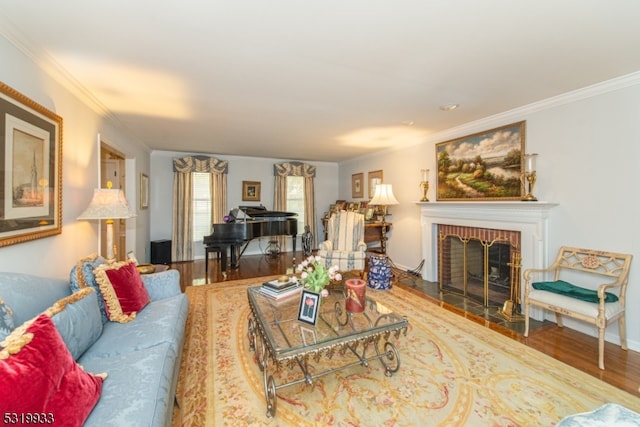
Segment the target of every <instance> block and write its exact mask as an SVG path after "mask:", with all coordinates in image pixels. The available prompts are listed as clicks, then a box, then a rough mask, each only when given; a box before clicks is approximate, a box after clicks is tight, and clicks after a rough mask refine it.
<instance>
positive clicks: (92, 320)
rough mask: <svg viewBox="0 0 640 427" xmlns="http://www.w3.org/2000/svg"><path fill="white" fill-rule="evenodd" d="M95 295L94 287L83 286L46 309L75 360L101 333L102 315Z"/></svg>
mask: <svg viewBox="0 0 640 427" xmlns="http://www.w3.org/2000/svg"><path fill="white" fill-rule="evenodd" d="M95 295H96V291H95V289H93V288H84V289H82V290H80V291H78V292H76V293H74V294H72V295H70V296H68V297H65V298H62V299H61V300H59V301H57V302H56V303H55V304H54V305H53V306H52V307H51V308H50V309H49V310H47V312H48V314H49V315H51V320H53V323H55V325H56V328H57V329H58V332H59V333H60V335H61V336H62V340H63V341H64V343H65V344H66V345H67V348H68V349H69V351H70V352H71V355H72V356H73V358H74V359H75V360H78V358H79V357H80V356H81V355H82V353H84V352H85V350H86V349H87V348H89V347H90V346H91V345H92V344H93V343H94V342H96V340H97V339H98V338H99V337H100V335H101V334H102V326H103V325H102V317H101V316H100V308H99V307H98V301H97V299H96V298H95Z"/></svg>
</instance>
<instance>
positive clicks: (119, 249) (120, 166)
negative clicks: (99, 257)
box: [100, 141, 127, 261]
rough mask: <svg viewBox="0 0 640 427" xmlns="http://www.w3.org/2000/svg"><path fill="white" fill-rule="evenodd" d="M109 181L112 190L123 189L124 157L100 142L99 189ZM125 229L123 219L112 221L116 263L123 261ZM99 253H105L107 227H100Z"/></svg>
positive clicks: (124, 256) (106, 185)
mask: <svg viewBox="0 0 640 427" xmlns="http://www.w3.org/2000/svg"><path fill="white" fill-rule="evenodd" d="M109 181H111V184H112V187H111V188H114V189H120V190H122V191H124V189H125V161H124V155H123V154H122V153H120V152H118V151H117V150H115V149H113V148H112V147H110V146H109V145H107V144H105V143H104V142H102V141H100V188H108V184H107V183H108V182H109ZM126 231H127V228H126V225H125V220H124V219H115V220H114V221H113V243H114V246H115V250H114V254H115V258H116V260H117V261H124V259H125V258H126V254H125V253H124V251H125V248H126V247H127V234H126ZM100 253H102V254H106V253H107V227H100Z"/></svg>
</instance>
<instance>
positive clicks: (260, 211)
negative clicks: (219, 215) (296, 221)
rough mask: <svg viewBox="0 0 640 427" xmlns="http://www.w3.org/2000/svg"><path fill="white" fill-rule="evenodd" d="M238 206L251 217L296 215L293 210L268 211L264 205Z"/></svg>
mask: <svg viewBox="0 0 640 427" xmlns="http://www.w3.org/2000/svg"><path fill="white" fill-rule="evenodd" d="M238 208H239V209H240V210H241V211H242V212H244V213H245V214H246V215H248V216H250V217H251V218H281V217H291V216H298V214H297V213H295V212H284V211H268V210H267V208H265V207H264V206H262V205H260V206H238Z"/></svg>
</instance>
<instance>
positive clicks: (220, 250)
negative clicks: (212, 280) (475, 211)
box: [204, 245, 227, 277]
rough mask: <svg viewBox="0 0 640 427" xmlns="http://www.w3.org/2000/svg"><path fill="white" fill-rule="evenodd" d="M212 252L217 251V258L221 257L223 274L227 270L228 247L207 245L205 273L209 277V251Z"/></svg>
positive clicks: (205, 250)
mask: <svg viewBox="0 0 640 427" xmlns="http://www.w3.org/2000/svg"><path fill="white" fill-rule="evenodd" d="M210 252H215V253H216V255H217V256H216V258H218V259H220V262H221V263H222V265H221V266H220V270H221V271H222V273H223V275H225V274H226V270H227V247H226V246H224V245H220V246H218V245H207V246H205V248H204V272H205V275H206V276H207V277H208V276H209V253H210Z"/></svg>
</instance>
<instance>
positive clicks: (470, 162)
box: [436, 121, 526, 201]
mask: <svg viewBox="0 0 640 427" xmlns="http://www.w3.org/2000/svg"><path fill="white" fill-rule="evenodd" d="M525 123H526V122H525V121H521V122H516V123H511V124H508V125H505V126H501V127H498V128H494V129H489V130H486V131H483V132H478V133H474V134H472V135H467V136H464V137H462V138H456V139H452V140H450V141H445V142H441V143H438V144H436V159H437V162H438V172H437V174H436V179H437V182H436V187H437V191H436V198H437V200H455V201H473V200H476V201H477V200H487V201H489V200H522V196H523V195H524V181H523V180H522V179H521V174H522V171H523V164H524V150H525V130H526V126H525ZM461 147H464V150H462V149H461Z"/></svg>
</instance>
